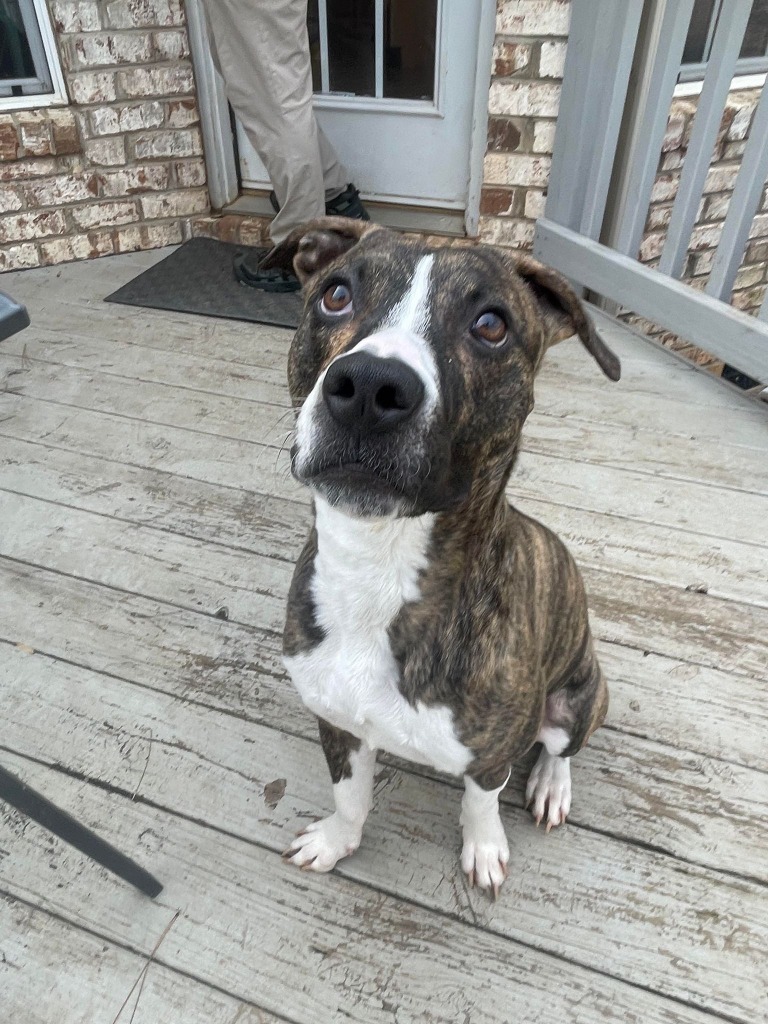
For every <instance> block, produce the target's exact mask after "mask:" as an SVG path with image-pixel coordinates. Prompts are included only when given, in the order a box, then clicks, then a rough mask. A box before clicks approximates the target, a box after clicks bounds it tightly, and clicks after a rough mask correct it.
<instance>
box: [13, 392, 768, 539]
mask: <svg viewBox="0 0 768 1024" xmlns="http://www.w3.org/2000/svg"><path fill="white" fill-rule="evenodd" d="M0 405H1V408H2V410H4V412H2V411H0V436H4V437H13V438H18V439H21V440H28V441H39V442H45V443H47V444H48V445H50V446H52V447H55V448H61V449H64V450H66V451H80V452H83V453H84V454H86V455H92V456H98V457H101V458H106V459H111V460H116V461H119V462H124V463H126V464H128V465H133V466H143V467H147V468H151V469H161V470H162V471H163V472H164V473H174V474H176V475H179V476H184V477H191V478H193V479H196V480H203V481H209V482H212V483H217V484H222V485H224V486H228V487H234V488H237V489H238V490H241V491H243V490H247V491H258V492H260V493H263V494H270V495H272V494H275V495H278V496H280V497H290V498H294V497H295V498H296V499H297V500H299V501H304V502H306V501H307V496H306V492H305V490H304V489H303V488H301V487H299V486H298V485H297V484H295V483H294V482H293V481H292V480H291V479H290V476H289V472H288V459H287V455H283V456H282V457H278V456H277V452H276V450H275V449H274V448H268V447H265V446H259V445H258V444H256V443H248V442H245V441H242V440H239V439H233V438H223V437H211V436H208V435H206V434H203V433H193V432H191V431H186V430H182V429H180V428H177V427H171V426H165V425H162V426H158V425H153V424H146V423H142V422H141V421H140V420H133V421H131V423H130V426H129V427H127V426H126V422H127V421H126V420H124V419H121V418H120V417H118V416H114V415H111V414H108V413H97V412H91V411H89V410H87V409H77V408H74V407H71V406H57V405H54V404H52V403H48V402H41V403H38V402H32V401H28V400H25V399H23V398H21V397H19V396H14V395H5V396H3V397H2V402H1V403H0ZM3 416H4V417H5V418H4V419H3V418H2V417H3ZM510 494H511V495H512V498H513V500H515V498H516V497H517V496H521V497H526V496H529V497H533V498H536V499H541V498H546V499H547V500H551V501H555V502H557V503H559V504H561V505H566V506H569V507H573V508H576V509H582V510H591V509H595V510H597V511H605V510H606V508H607V510H608V511H610V512H611V513H612V514H614V515H619V516H623V517H627V518H630V519H635V520H642V521H645V522H649V523H653V524H656V525H659V526H671V527H673V528H678V529H684V530H685V531H686V532H693V533H699V534H701V535H703V536H715V537H722V538H725V539H730V540H736V541H740V542H743V543H750V544H754V543H766V538H765V537H764V535H763V531H762V530H761V529H760V524H762V523H764V522H765V521H766V518H768V502H767V501H766V498H765V497H764V496H762V495H753V494H748V493H743V492H740V493H739V494H738V500H736V498H735V496H734V493H733V491H731V490H729V489H726V488H717V487H711V486H709V485H706V484H696V483H692V482H690V481H677V480H674V479H671V478H665V479H663V480H660V479H655V478H654V477H652V476H649V475H647V474H644V473H640V472H638V471H637V470H634V469H629V468H624V469H616V468H614V467H610V466H598V465H596V464H594V463H579V464H573V463H572V462H571V461H570V460H568V459H557V458H553V457H551V456H548V455H542V454H540V453H537V454H536V455H532V454H530V453H528V452H524V453H523V454H522V456H521V458H520V459H519V460H518V463H517V466H516V468H515V473H514V474H513V476H512V480H511V483H510Z"/></svg>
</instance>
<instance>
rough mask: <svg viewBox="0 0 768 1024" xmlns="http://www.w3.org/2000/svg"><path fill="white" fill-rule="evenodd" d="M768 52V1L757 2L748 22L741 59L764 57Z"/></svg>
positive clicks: (756, 0)
mask: <svg viewBox="0 0 768 1024" xmlns="http://www.w3.org/2000/svg"><path fill="white" fill-rule="evenodd" d="M767 52H768V0H755V2H754V3H753V4H752V13H751V14H750V16H749V21H748V22H747V31H746V32H745V33H744V42H743V44H742V47H741V53H740V54H739V56H740V57H764V56H765V54H766V53H767Z"/></svg>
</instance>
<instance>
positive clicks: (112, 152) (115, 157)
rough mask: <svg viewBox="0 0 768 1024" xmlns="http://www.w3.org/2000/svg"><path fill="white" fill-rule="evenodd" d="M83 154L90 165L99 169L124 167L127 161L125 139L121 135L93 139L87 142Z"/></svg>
mask: <svg viewBox="0 0 768 1024" xmlns="http://www.w3.org/2000/svg"><path fill="white" fill-rule="evenodd" d="M83 152H84V154H85V159H86V160H87V162H88V163H89V164H90V165H93V166H97V167H116V166H122V165H123V164H124V163H125V161H126V154H125V139H124V138H123V137H122V136H120V135H109V136H107V137H106V138H103V139H91V140H90V141H89V142H86V144H85V147H84V149H83Z"/></svg>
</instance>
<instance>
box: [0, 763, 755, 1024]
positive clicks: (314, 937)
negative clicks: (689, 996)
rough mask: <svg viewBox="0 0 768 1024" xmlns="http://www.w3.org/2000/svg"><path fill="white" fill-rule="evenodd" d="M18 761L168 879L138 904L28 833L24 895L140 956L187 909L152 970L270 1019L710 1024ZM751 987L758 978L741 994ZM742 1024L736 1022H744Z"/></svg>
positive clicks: (22, 841) (18, 878)
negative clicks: (248, 1004) (189, 979)
mask: <svg viewBox="0 0 768 1024" xmlns="http://www.w3.org/2000/svg"><path fill="white" fill-rule="evenodd" d="M9 763H10V765H11V767H12V768H13V769H14V770H16V771H19V772H21V771H23V772H24V775H25V777H26V778H27V779H28V781H30V782H31V783H32V784H33V785H39V786H44V787H45V789H46V792H47V793H48V794H50V796H51V797H52V798H53V799H55V800H58V801H59V802H66V803H67V805H68V806H69V807H70V808H71V809H72V811H73V813H75V814H77V815H78V816H79V817H81V818H83V819H84V820H86V821H89V822H90V823H91V824H93V825H96V826H97V827H98V828H99V830H100V832H102V833H103V834H104V835H105V836H106V837H107V838H109V839H110V840H111V841H112V842H115V843H116V844H118V845H120V846H121V848H124V849H128V850H130V851H131V852H132V853H133V854H134V855H139V856H142V857H143V858H144V859H145V860H147V859H148V860H150V861H151V863H152V865H153V868H154V869H155V870H156V871H157V872H158V874H159V875H160V876H161V877H162V878H163V880H164V881H165V883H166V890H165V892H164V893H163V894H162V896H161V901H160V902H159V903H157V904H156V903H153V902H150V901H142V902H141V903H140V904H139V903H138V901H137V899H136V898H135V897H134V896H133V895H132V894H131V893H127V892H126V889H125V887H120V886H119V884H118V883H116V882H115V881H114V880H113V879H112V878H111V877H108V876H107V875H106V874H105V873H103V872H101V871H100V870H99V869H96V868H94V867H93V866H92V865H90V864H89V863H87V862H84V860H83V859H82V858H81V857H80V855H79V854H75V853H71V854H68V855H67V856H66V858H64V857H63V856H62V852H61V849H60V847H59V845H58V844H54V845H53V851H51V843H50V840H48V839H47V838H43V837H42V836H41V835H40V834H39V830H38V829H37V828H36V827H30V828H28V829H26V830H24V831H23V833H22V834H21V835H19V836H18V837H17V838H16V840H15V841H14V852H15V856H14V857H13V858H12V859H9V858H6V861H5V863H4V865H3V867H2V871H3V873H4V875H5V877H6V878H7V879H8V881H9V883H10V885H11V886H12V887H13V889H14V891H15V892H18V893H19V894H20V895H22V896H23V897H24V898H26V899H31V900H35V901H39V902H40V904H41V905H43V906H45V907H46V908H50V909H52V910H54V911H56V912H57V913H60V914H62V915H64V916H66V917H69V918H75V919H76V920H77V921H78V922H81V923H82V924H83V925H84V926H85V927H88V928H91V929H93V931H94V932H95V933H96V934H97V935H103V936H105V937H106V938H107V939H113V940H118V941H120V942H121V943H124V944H127V945H128V946H130V947H131V948H135V947H136V946H139V945H143V944H144V943H146V941H147V936H149V935H154V936H156V935H158V934H160V932H161V930H162V928H163V927H164V925H165V924H166V923H167V919H168V908H169V907H170V908H175V907H178V908H181V910H182V916H181V917H180V918H179V920H178V921H177V923H176V925H175V926H174V929H173V939H172V940H171V936H169V938H168V939H167V940H166V942H165V943H164V944H163V947H162V949H161V950H160V951H159V953H158V960H159V961H160V962H161V963H163V964H165V965H167V966H169V967H170V968H172V969H174V970H177V971H180V972H189V973H191V974H192V975H193V976H195V977H196V978H199V979H201V980H203V981H207V982H209V983H213V984H215V985H216V986H217V987H219V988H222V989H224V990H225V991H228V992H230V993H231V994H232V995H233V996H234V997H236V998H240V999H245V1000H250V1001H252V1002H254V1003H258V1004H260V1005H262V1006H264V1007H265V1008H266V1009H267V1010H269V1011H270V1012H274V1013H279V1014H281V1015H282V1014H285V1013H286V1012H287V1013H288V1015H289V1018H290V1019H293V1020H296V1021H306V1020H311V1021H313V1022H317V1024H338V1022H340V1021H341V1020H348V1019H351V1020H365V1021H366V1022H370V1024H390V1022H391V1021H392V1019H393V1013H397V1015H398V1016H400V1017H402V1019H410V1020H428V1021H430V1022H431V1024H448V1022H451V1024H453V1022H455V1021H456V1020H457V1019H461V1016H462V1015H464V1014H471V1015H472V1016H475V1015H476V1016H477V1018H478V1020H482V1021H483V1022H486V1021H487V1022H489V1024H507V1022H508V1020H509V1016H508V1014H509V1006H510V1005H514V1006H515V1008H516V1012H518V1013H519V1014H520V1015H521V1019H536V1020H540V1021H542V1022H543V1024H560V1022H561V1021H562V1020H577V1019H582V1020H584V1021H590V1020H595V1019H600V1020H605V1021H606V1022H615V1024H619V1022H621V1024H624V1022H625V1021H627V1020H630V1019H631V1017H632V1015H633V1014H640V1015H641V1018H642V1020H643V1021H644V1022H648V1024H672V1022H673V1021H676V1022H680V1024H705V1022H706V1021H707V1020H711V1017H710V1016H708V1015H704V1014H702V1013H699V1012H697V1011H696V1010H695V1009H694V1008H692V1007H690V1006H689V1005H683V1004H678V1003H676V1002H672V1001H670V1000H668V999H663V998H661V997H659V996H656V995H654V994H652V993H647V992H644V991H642V990H638V989H636V988H634V987H633V986H629V985H627V984H625V983H622V982H621V981H619V980H614V979H612V978H609V977H604V976H602V975H600V974H599V973H597V972H588V971H586V970H585V969H584V968H580V967H574V966H572V965H570V964H568V963H566V962H564V961H562V960H560V959H557V958H553V957H551V956H548V955H547V954H545V953H542V952H540V951H537V950H533V949H527V948H526V947H524V946H522V945H519V944H517V943H511V942H510V941H509V940H506V939H502V938H499V937H498V936H496V935H492V934H488V933H486V932H484V931H483V930H482V929H481V928H478V927H475V926H470V925H467V924H465V923H463V922H460V921H456V920H452V919H450V918H448V917H445V916H443V915H441V914H435V913H433V912H429V911H426V910H424V909H423V908H421V907H418V906H415V905H414V904H412V903H410V902H405V901H402V900H398V899H395V898H393V897H391V896H388V895H387V894H385V893H383V892H381V891H375V890H371V889H369V888H367V887H366V886H363V885H360V884H357V883H355V882H353V881H351V880H350V879H348V878H345V877H343V876H341V875H340V874H333V875H329V876H324V877H317V876H313V875H311V874H307V873H305V874H303V875H299V874H298V873H297V872H296V870H295V869H294V868H291V867H290V866H288V865H285V864H283V863H282V862H281V860H280V857H279V856H278V855H277V854H276V853H275V852H273V851H272V850H265V849H263V848H262V847H259V846H254V845H251V844H249V843H246V842H243V841H242V840H239V839H236V838H234V837H231V836H226V835H222V834H221V833H217V832H213V831H211V830H210V829H208V828H205V827H204V826H202V825H200V824H198V823H196V822H194V821H186V820H183V819H181V818H177V817H170V816H169V815H168V814H166V813H165V812H163V811H161V810H158V809H155V808H151V807H149V806H147V805H146V804H144V805H141V804H138V803H136V802H131V801H130V800H128V799H126V798H125V797H122V796H119V795H117V794H115V793H114V792H106V791H105V790H103V789H97V788H96V787H94V786H83V785H82V783H80V782H75V781H74V780H72V779H69V778H67V777H66V776H64V775H62V774H60V773H54V772H51V771H49V770H48V769H45V768H42V767H41V766H39V765H32V764H30V763H29V762H23V761H21V759H17V758H12V759H11V760H10V762H9ZM261 803H262V805H263V802H261ZM279 806H280V805H278V807H279ZM259 816H264V817H267V818H269V819H271V812H270V810H269V808H266V807H264V806H263V807H260V808H259ZM360 860H362V856H361V857H360ZM51 864H53V865H55V867H54V868H52V867H51ZM73 873H77V875H78V876H79V877H80V878H81V879H84V880H86V881H87V885H88V889H89V895H90V898H89V899H88V900H83V899H82V898H81V893H80V892H79V891H78V887H77V886H75V885H68V886H63V887H62V886H57V882H58V880H59V879H60V878H61V877H71V875H72V874H73ZM81 885H82V883H81ZM105 907H108V908H109V913H108V914H105V913H104V910H103V908H105ZM756 973H757V972H754V973H753V979H754V977H755V976H756ZM553 976H556V978H557V984H553V983H552V978H553ZM754 989H755V984H754V980H753V981H752V983H751V984H750V985H749V988H748V992H752V991H754ZM734 996H735V999H736V1000H738V1001H739V1003H740V1002H741V998H740V994H739V993H738V992H736V993H734ZM748 1013H749V1014H750V1016H748V1017H744V1018H742V1017H740V1016H739V1017H736V1018H735V1019H739V1020H741V1019H743V1020H745V1021H750V1024H751V1020H754V1019H755V1018H754V1017H753V1016H752V1014H753V1011H752V1010H748Z"/></svg>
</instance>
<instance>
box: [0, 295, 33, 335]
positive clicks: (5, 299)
mask: <svg viewBox="0 0 768 1024" xmlns="http://www.w3.org/2000/svg"><path fill="white" fill-rule="evenodd" d="M25 327H29V313H27V308H26V306H22V305H21V303H20V302H15V301H14V300H13V299H12V298H11V297H10V295H6V294H5V292H0V341H5V339H6V338H10V336H11V335H12V334H16V333H17V332H18V331H23V330H24V328H25Z"/></svg>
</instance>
